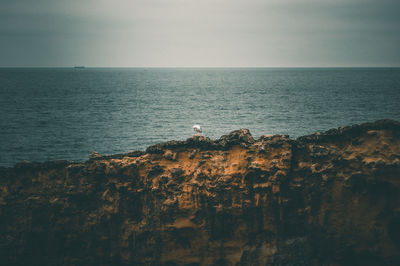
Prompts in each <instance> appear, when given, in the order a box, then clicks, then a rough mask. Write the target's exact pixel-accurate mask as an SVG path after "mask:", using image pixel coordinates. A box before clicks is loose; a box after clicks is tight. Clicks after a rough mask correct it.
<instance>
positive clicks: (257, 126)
mask: <svg viewBox="0 0 400 266" xmlns="http://www.w3.org/2000/svg"><path fill="white" fill-rule="evenodd" d="M384 118H390V119H395V120H400V69H399V68H377V69H374V68H297V69H296V68H294V69H290V68H261V69H258V68H243V69H239V68H230V69H223V68H199V69H195V68H189V69H176V68H175V69H174V68H164V69H163V68H159V69H158V68H150V69H148V68H86V69H72V68H71V69H69V68H54V69H45V68H43V69H40V68H36V69H22V68H15V69H6V68H3V69H0V166H12V165H13V164H15V163H17V162H20V161H22V160H29V161H46V160H56V159H68V160H75V161H80V160H86V159H87V158H88V157H89V155H90V154H91V153H92V152H93V151H97V152H99V153H101V154H114V153H123V152H128V151H131V150H143V149H145V148H146V147H147V146H148V145H151V144H155V143H159V142H163V141H167V140H173V139H175V140H183V139H186V138H188V137H190V136H191V135H192V134H193V132H192V126H193V125H194V124H200V125H202V127H203V132H204V135H206V136H208V137H210V138H212V139H215V138H219V137H220V136H221V135H223V134H227V133H229V132H230V131H232V130H235V129H239V128H248V129H250V132H251V133H252V134H253V136H254V137H256V138H257V137H259V136H261V135H263V134H289V135H290V136H291V137H292V138H296V137H299V136H302V135H306V134H311V133H314V132H316V131H324V130H328V129H330V128H337V127H339V126H343V125H351V124H359V123H363V122H368V121H375V120H377V119H384Z"/></svg>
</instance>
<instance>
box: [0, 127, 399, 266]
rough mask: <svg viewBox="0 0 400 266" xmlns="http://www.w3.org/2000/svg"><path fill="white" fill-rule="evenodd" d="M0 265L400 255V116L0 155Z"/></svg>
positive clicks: (372, 260)
mask: <svg viewBox="0 0 400 266" xmlns="http://www.w3.org/2000/svg"><path fill="white" fill-rule="evenodd" d="M0 263H1V265H121V264H122V265H124V264H126V265H400V123H399V122H395V121H390V120H381V121H377V122H375V123H366V124H362V125H356V126H351V127H342V128H339V129H332V130H329V131H327V132H324V133H316V134H313V135H309V136H304V137H300V138H298V139H297V140H292V139H290V138H289V137H288V136H284V135H275V136H268V135H264V136H262V137H260V138H259V139H258V140H254V139H253V137H252V136H251V134H250V132H249V131H248V130H246V129H241V130H238V131H234V132H232V133H231V134H229V135H225V136H223V137H221V138H220V139H219V140H216V141H212V140H210V139H209V138H207V137H203V136H194V137H192V138H189V139H187V140H186V141H170V142H166V143H162V144H158V145H154V146H150V147H149V148H148V149H147V150H146V152H131V153H127V154H118V155H109V156H101V155H99V154H97V153H96V154H94V155H93V156H92V157H91V159H90V160H89V161H87V162H83V163H70V162H67V161H54V162H46V163H29V162H24V163H20V164H17V165H15V167H13V168H0Z"/></svg>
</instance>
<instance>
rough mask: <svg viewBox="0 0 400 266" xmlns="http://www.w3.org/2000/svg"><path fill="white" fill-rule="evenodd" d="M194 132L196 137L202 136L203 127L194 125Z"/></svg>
mask: <svg viewBox="0 0 400 266" xmlns="http://www.w3.org/2000/svg"><path fill="white" fill-rule="evenodd" d="M193 130H194V132H196V135H197V134H201V133H202V132H203V131H202V130H201V126H200V125H194V126H193Z"/></svg>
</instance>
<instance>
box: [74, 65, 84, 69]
mask: <svg viewBox="0 0 400 266" xmlns="http://www.w3.org/2000/svg"><path fill="white" fill-rule="evenodd" d="M74 68H78V69H82V68H85V67H84V66H74Z"/></svg>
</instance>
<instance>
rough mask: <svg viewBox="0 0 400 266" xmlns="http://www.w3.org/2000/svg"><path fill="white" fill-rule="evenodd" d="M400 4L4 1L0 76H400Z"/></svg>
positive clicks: (361, 0) (397, 0) (371, 0)
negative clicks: (74, 72)
mask: <svg viewBox="0 0 400 266" xmlns="http://www.w3.org/2000/svg"><path fill="white" fill-rule="evenodd" d="M399 14H400V0H107V1H106V0H0V66H50V67H51V66H73V65H86V66H104V67H108V66H110V67H118V66H121V67H164V66H171V67H174V66H176V67H184V66H188V67H207V66H210V67H215V66H221V67H274V66H276V67H290V66H293V67H301V66H305V67H307V66H322V67H329V66H400V15H399Z"/></svg>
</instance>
